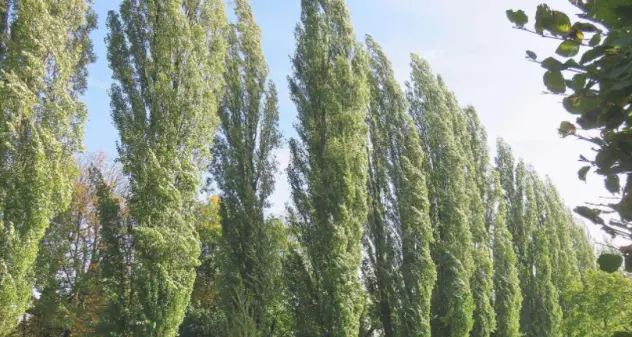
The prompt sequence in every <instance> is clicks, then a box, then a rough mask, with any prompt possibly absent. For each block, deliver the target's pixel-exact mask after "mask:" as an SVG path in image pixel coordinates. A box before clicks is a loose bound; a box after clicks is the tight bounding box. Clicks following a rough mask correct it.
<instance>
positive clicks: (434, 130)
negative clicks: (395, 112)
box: [406, 54, 474, 337]
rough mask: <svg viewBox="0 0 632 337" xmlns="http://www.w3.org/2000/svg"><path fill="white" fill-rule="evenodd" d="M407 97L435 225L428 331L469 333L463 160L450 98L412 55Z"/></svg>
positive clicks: (449, 336)
mask: <svg viewBox="0 0 632 337" xmlns="http://www.w3.org/2000/svg"><path fill="white" fill-rule="evenodd" d="M411 66H412V74H411V79H410V81H409V82H407V85H406V87H407V97H408V101H409V104H410V109H409V113H410V114H411V116H412V118H413V120H414V122H415V126H416V127H417V130H418V132H419V134H420V138H421V140H422V146H423V148H424V149H425V151H426V157H427V164H426V165H425V169H426V172H427V175H428V180H427V185H428V189H429V193H428V194H429V198H430V215H431V221H432V225H433V227H434V234H435V243H434V245H433V254H432V255H433V259H434V261H435V263H436V265H437V286H436V287H435V289H434V292H433V299H432V300H433V302H432V316H433V319H432V320H431V328H432V334H433V335H436V336H446V337H465V336H469V333H470V330H472V327H473V323H474V322H473V319H472V314H473V311H474V300H473V297H472V290H471V288H470V278H471V275H472V268H473V261H472V248H471V246H472V233H471V232H470V225H469V221H470V220H469V217H468V215H469V214H470V208H469V207H470V202H469V198H468V193H467V189H466V176H465V170H461V169H455V168H458V167H462V165H463V162H464V160H466V158H465V157H464V156H463V152H462V151H461V149H460V148H459V146H458V145H457V140H456V136H455V134H454V130H453V125H452V119H451V118H452V117H451V112H450V110H449V107H448V97H446V93H445V91H444V90H442V88H441V85H440V83H439V81H438V80H437V78H436V77H435V76H434V74H433V73H432V72H431V71H430V67H429V66H428V63H427V62H426V61H424V60H422V59H421V58H419V57H418V56H417V55H415V54H413V55H412V62H411Z"/></svg>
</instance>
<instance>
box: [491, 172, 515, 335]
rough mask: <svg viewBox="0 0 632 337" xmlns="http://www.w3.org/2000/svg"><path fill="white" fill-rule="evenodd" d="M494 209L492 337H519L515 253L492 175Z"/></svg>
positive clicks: (497, 184) (502, 201)
mask: <svg viewBox="0 0 632 337" xmlns="http://www.w3.org/2000/svg"><path fill="white" fill-rule="evenodd" d="M494 176H495V188H494V190H493V191H495V198H493V199H494V200H496V201H497V205H495V207H494V208H495V210H496V212H494V217H493V233H494V235H493V246H492V247H493V256H494V302H493V303H494V310H495V312H496V322H497V323H496V329H495V330H494V332H493V333H492V336H495V337H519V336H520V310H521V308H522V293H521V291H520V279H519V278H518V266H517V262H518V260H517V259H516V253H515V252H514V249H513V243H512V237H511V233H510V232H509V230H508V229H507V205H506V203H505V198H504V193H505V192H504V191H503V189H502V187H501V183H500V179H499V174H497V173H495V174H494Z"/></svg>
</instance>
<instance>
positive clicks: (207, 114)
mask: <svg viewBox="0 0 632 337" xmlns="http://www.w3.org/2000/svg"><path fill="white" fill-rule="evenodd" d="M224 25H225V14H224V8H223V3H222V1H220V0H206V1H204V0H202V1H184V2H183V1H181V0H123V1H122V3H121V7H120V12H119V14H117V13H115V12H114V11H110V12H109V14H108V28H109V34H108V37H107V40H106V42H107V45H108V61H109V63H110V67H111V68H112V71H113V79H114V82H113V84H112V88H111V91H110V96H111V108H112V118H113V119H114V123H115V125H116V127H117V129H118V130H119V133H120V137H121V138H120V142H119V143H118V151H119V158H120V160H121V162H122V164H123V169H124V171H125V173H126V174H127V175H128V176H129V182H130V190H131V196H130V198H129V201H128V206H129V212H130V216H131V218H132V220H131V221H133V227H134V228H133V232H132V236H133V241H134V242H133V247H134V248H133V252H134V256H133V259H134V260H133V264H134V265H133V275H132V283H131V284H132V289H131V291H130V292H131V296H133V297H134V298H135V299H136V300H137V301H138V309H135V310H133V311H132V316H133V321H134V324H135V325H134V327H133V334H134V335H142V336H165V337H169V336H175V335H176V334H177V332H178V326H179V325H180V323H181V322H182V319H183V317H184V312H185V309H186V308H187V305H188V303H189V296H190V294H191V289H192V287H193V282H194V280H195V267H196V266H197V265H198V264H199V261H198V256H199V255H200V245H199V242H198V239H197V238H196V234H195V230H194V215H193V214H192V207H193V205H194V202H193V201H195V200H196V198H197V193H198V188H199V186H200V182H201V173H202V172H203V170H205V168H206V166H207V163H208V159H209V148H210V144H211V141H212V137H213V135H214V132H215V130H216V124H217V117H215V116H216V115H215V114H216V111H217V103H218V99H217V96H218V94H219V91H220V89H221V87H222V82H223V80H222V72H223V60H224V54H225V46H224V41H223V37H222V33H223V28H224Z"/></svg>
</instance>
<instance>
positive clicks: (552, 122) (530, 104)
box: [85, 0, 607, 234]
mask: <svg viewBox="0 0 632 337" xmlns="http://www.w3.org/2000/svg"><path fill="white" fill-rule="evenodd" d="M541 1H542V0H503V1H499V0H479V1H467V0H441V1H436V0H435V1H429V0H349V1H348V6H349V9H350V11H351V15H352V21H353V23H354V25H355V28H356V35H357V38H358V39H359V40H363V39H364V36H365V34H371V35H373V37H374V38H375V39H376V40H377V41H378V42H379V43H381V44H382V46H383V47H384V49H385V51H386V52H387V54H388V55H389V57H390V59H391V61H392V62H393V66H394V68H395V71H396V74H397V77H398V80H399V81H400V82H402V83H403V82H404V81H405V80H406V78H407V77H408V72H409V69H408V63H409V55H410V53H411V52H414V53H418V54H419V55H420V56H421V57H423V58H425V59H427V60H428V61H429V62H430V65H431V66H432V68H433V70H434V71H435V72H437V73H439V74H441V75H442V76H443V77H444V79H445V81H446V83H447V84H448V86H449V87H450V88H451V90H453V91H454V92H455V93H456V95H457V98H458V99H459V102H460V103H461V105H468V104H471V105H473V106H474V107H476V109H477V111H478V113H479V115H480V117H481V120H482V121H483V123H484V125H485V126H486V128H487V131H488V134H489V139H490V146H491V147H492V149H493V146H494V143H495V139H496V138H497V137H503V138H505V140H506V141H507V142H508V143H509V144H510V145H511V146H512V147H513V149H514V152H515V153H516V155H517V156H518V157H522V158H524V160H525V161H526V162H528V163H530V164H532V165H533V166H534V167H535V168H536V170H537V171H538V172H539V173H540V174H542V175H548V176H550V177H551V179H552V180H553V182H554V183H555V184H556V186H557V187H558V189H559V190H560V193H561V195H562V197H563V198H564V199H565V201H566V203H567V204H568V205H569V206H571V207H574V206H576V205H578V204H581V203H582V202H583V201H585V200H592V201H595V200H598V199H596V197H597V196H600V195H606V193H607V192H605V190H604V189H603V188H602V184H601V181H600V180H599V178H598V177H596V176H593V175H589V182H588V184H584V183H581V182H580V181H579V180H578V179H577V175H576V172H577V170H578V169H579V168H580V167H581V165H580V163H578V162H577V158H578V156H579V154H580V153H583V154H586V155H590V151H589V148H588V146H587V145H583V144H580V143H578V141H575V140H571V139H566V140H563V139H560V137H559V136H558V135H557V132H556V128H557V127H558V125H559V123H560V121H562V120H564V119H567V118H570V117H571V116H570V115H568V114H567V113H566V112H565V111H564V109H563V108H562V106H561V104H560V101H561V98H560V97H559V96H551V95H544V94H542V90H543V88H544V86H543V84H542V75H543V71H542V69H541V68H539V66H538V65H537V64H533V63H530V62H527V61H526V60H525V59H524V52H525V50H526V49H530V50H533V51H535V52H536V53H538V54H539V55H540V56H545V57H547V56H549V55H551V54H552V53H553V51H554V50H555V47H556V41H551V40H545V39H541V38H538V37H536V36H532V35H531V34H527V33H524V32H520V31H517V30H515V29H512V28H511V25H510V23H509V22H508V21H507V19H506V17H505V10H506V9H509V8H512V9H524V10H525V11H526V12H527V13H528V14H533V13H534V12H535V8H536V6H537V5H538V4H539V3H541ZM95 2H96V4H95V9H96V11H97V13H98V15H99V29H98V30H97V31H95V32H94V33H93V34H92V37H93V41H94V44H95V51H96V53H97V56H98V60H97V62H96V63H95V64H93V65H91V66H90V68H89V71H90V76H89V89H88V91H87V93H86V96H85V100H86V103H87V104H88V109H89V122H88V124H87V127H86V134H85V135H86V136H85V145H86V149H87V150H88V151H97V150H105V151H106V152H108V153H109V154H110V156H111V157H115V155H116V148H115V142H116V140H117V138H118V135H117V132H116V130H115V128H114V127H113V126H112V123H111V120H110V112H109V98H108V95H107V89H108V88H109V83H110V77H111V72H110V69H109V67H108V65H107V60H106V51H105V43H104V38H105V35H106V33H107V32H106V28H105V18H106V15H107V11H108V10H112V9H117V8H118V4H119V1H118V0H97V1H95ZM547 3H548V4H549V5H550V6H551V7H552V8H554V9H560V10H563V11H565V12H567V13H569V14H571V13H575V12H576V11H575V10H574V9H573V8H572V7H571V6H570V5H569V4H568V2H567V1H565V0H549V1H547ZM251 4H252V7H253V11H254V14H255V17H256V19H257V21H258V23H259V25H260V26H261V29H262V32H263V49H264V53H265V56H266V58H267V60H268V63H269V67H270V77H271V79H272V80H273V81H274V82H275V83H276V84H277V87H278V89H279V100H280V102H279V103H280V125H281V129H282V131H283V133H284V134H285V135H286V136H287V137H290V136H292V135H294V131H293V127H292V124H293V123H294V122H295V115H296V113H295V108H294V106H293V104H292V102H291V101H290V99H289V96H288V90H287V79H286V78H287V76H288V74H290V72H291V69H290V55H292V53H293V50H294V45H295V43H294V27H295V26H296V23H297V22H298V20H299V18H300V0H251ZM227 10H229V11H230V10H231V7H230V1H228V6H227ZM277 156H278V159H279V162H280V166H281V167H282V168H283V169H284V168H285V166H286V165H287V159H288V155H287V150H285V149H283V150H281V151H279V153H278V154H277ZM277 180H278V183H277V191H276V193H275V194H274V195H273V200H272V202H273V204H274V206H273V208H272V212H274V213H282V212H283V207H284V206H283V204H284V203H285V202H286V201H287V198H288V196H289V187H288V185H287V183H286V181H285V177H284V176H283V174H280V175H279V177H278V178H277ZM591 232H593V233H595V234H598V232H597V231H591Z"/></svg>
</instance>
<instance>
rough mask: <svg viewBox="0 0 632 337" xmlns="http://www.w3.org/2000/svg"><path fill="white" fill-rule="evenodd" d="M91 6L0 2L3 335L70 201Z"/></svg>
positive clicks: (78, 1) (74, 1) (68, 1)
mask: <svg viewBox="0 0 632 337" xmlns="http://www.w3.org/2000/svg"><path fill="white" fill-rule="evenodd" d="M91 6H92V3H91V1H88V0H86V1H84V0H59V1H42V0H21V1H15V0H2V1H0V83H1V84H0V97H2V99H1V102H0V106H1V107H2V111H1V112H0V336H2V335H6V334H8V333H9V332H10V331H11V330H13V328H14V327H15V326H16V325H17V324H18V318H19V317H20V316H21V315H22V314H23V313H24V311H25V310H26V308H27V306H28V304H29V299H30V298H31V286H32V284H31V282H32V277H31V276H32V270H33V265H34V262H35V259H36V257H37V251H38V245H39V242H40V240H41V239H42V237H43V235H44V232H45V230H46V228H47V227H48V225H49V223H50V221H51V219H52V218H53V216H55V215H56V214H57V213H58V212H60V211H62V210H64V209H65V208H66V207H67V206H68V205H69V203H70V199H71V194H72V185H73V184H72V178H73V172H74V170H73V165H74V163H73V160H72V158H73V155H74V154H75V153H76V152H77V151H79V150H80V148H81V140H82V134H83V124H84V121H85V118H86V108H85V106H84V104H83V103H82V102H81V100H80V96H81V94H82V93H83V92H84V91H85V89H86V76H87V69H86V67H87V65H88V64H89V63H91V62H92V61H93V60H94V56H93V53H92V44H91V42H90V39H89V33H90V31H91V30H92V29H94V28H95V26H96V16H95V15H94V13H93V12H92V10H91Z"/></svg>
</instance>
